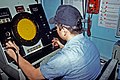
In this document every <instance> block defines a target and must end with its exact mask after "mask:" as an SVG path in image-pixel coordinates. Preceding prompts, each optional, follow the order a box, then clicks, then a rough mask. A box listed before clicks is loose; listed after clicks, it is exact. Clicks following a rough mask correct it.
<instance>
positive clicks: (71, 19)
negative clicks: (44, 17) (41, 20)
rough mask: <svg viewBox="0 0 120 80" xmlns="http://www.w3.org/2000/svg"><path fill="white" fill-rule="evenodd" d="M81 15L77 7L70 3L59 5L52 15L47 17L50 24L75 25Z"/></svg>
mask: <svg viewBox="0 0 120 80" xmlns="http://www.w3.org/2000/svg"><path fill="white" fill-rule="evenodd" d="M81 19H82V16H81V14H80V12H79V11H78V9H76V8H75V7H73V6H71V5H60V6H59V7H58V9H57V11H56V14H55V16H54V17H52V18H50V19H49V23H50V24H55V23H60V24H64V25H67V26H77V23H78V21H81Z"/></svg>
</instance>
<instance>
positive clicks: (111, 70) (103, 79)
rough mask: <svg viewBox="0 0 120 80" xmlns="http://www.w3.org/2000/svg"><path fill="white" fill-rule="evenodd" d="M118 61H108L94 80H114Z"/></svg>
mask: <svg viewBox="0 0 120 80" xmlns="http://www.w3.org/2000/svg"><path fill="white" fill-rule="evenodd" d="M117 66H118V60H116V59H109V60H108V61H107V62H106V63H105V64H104V66H103V68H102V70H101V73H100V74H99V76H98V77H97V79H96V80H116V78H117Z"/></svg>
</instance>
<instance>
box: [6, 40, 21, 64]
mask: <svg viewBox="0 0 120 80" xmlns="http://www.w3.org/2000/svg"><path fill="white" fill-rule="evenodd" d="M6 52H7V54H8V55H9V56H10V57H11V58H13V59H14V60H15V61H16V62H17V55H18V56H20V55H19V54H17V55H16V53H19V47H18V46H17V45H16V44H15V42H11V41H8V42H7V43H6Z"/></svg>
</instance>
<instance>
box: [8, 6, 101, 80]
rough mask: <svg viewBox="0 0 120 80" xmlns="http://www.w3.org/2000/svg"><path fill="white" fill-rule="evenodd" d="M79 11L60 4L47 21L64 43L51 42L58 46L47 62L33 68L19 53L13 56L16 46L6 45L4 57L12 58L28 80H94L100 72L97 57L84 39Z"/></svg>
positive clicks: (90, 45) (13, 44)
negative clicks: (53, 25) (6, 55)
mask: <svg viewBox="0 0 120 80" xmlns="http://www.w3.org/2000/svg"><path fill="white" fill-rule="evenodd" d="M81 19H82V17H81V14H80V12H79V11H78V10H77V9H76V8H75V7H73V6H71V5H61V6H59V7H58V9H57V11H56V15H55V16H54V17H53V18H51V19H50V21H49V22H50V23H51V24H55V26H56V27H57V33H58V35H59V36H60V37H61V38H62V39H63V40H65V41H67V42H66V44H65V45H63V44H62V43H60V41H59V40H58V38H55V39H53V40H52V42H53V43H52V44H53V45H54V46H59V47H60V48H61V50H60V51H58V52H57V54H56V55H55V56H53V57H52V58H51V59H50V60H49V61H48V62H47V63H45V64H43V65H41V66H40V68H37V69H36V68H34V67H33V66H32V65H31V64H30V63H29V62H28V61H26V60H25V59H24V58H23V57H21V55H20V54H18V60H17V56H16V55H15V52H14V50H12V49H11V48H10V47H13V48H15V49H16V52H17V53H19V48H18V46H17V45H16V44H15V43H12V42H10V41H9V42H8V43H6V45H7V46H6V48H7V50H6V51H7V54H8V55H9V56H10V57H12V58H13V59H14V60H15V61H16V62H17V63H18V65H19V67H20V68H21V69H22V70H23V72H24V73H25V74H26V76H27V77H28V78H29V79H30V80H41V79H49V80H53V79H57V80H58V79H62V80H94V79H96V77H97V76H98V75H99V73H100V55H99V52H98V50H97V48H96V46H95V45H94V44H93V43H92V42H91V41H90V40H89V39H87V38H86V37H84V36H83V33H82V31H83V29H82V22H81Z"/></svg>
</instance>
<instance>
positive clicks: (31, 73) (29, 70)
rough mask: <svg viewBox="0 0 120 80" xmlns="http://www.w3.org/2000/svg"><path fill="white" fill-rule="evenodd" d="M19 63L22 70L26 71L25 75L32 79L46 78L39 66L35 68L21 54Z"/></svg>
mask: <svg viewBox="0 0 120 80" xmlns="http://www.w3.org/2000/svg"><path fill="white" fill-rule="evenodd" d="M17 63H18V65H19V67H20V68H21V69H22V71H23V72H24V73H25V75H26V76H27V77H28V78H29V79H30V80H41V79H44V77H43V75H42V73H41V72H40V69H39V68H37V69H36V68H34V67H33V66H32V65H31V64H30V63H29V62H28V61H27V60H25V59H24V58H23V57H21V56H20V55H19V57H18V62H17Z"/></svg>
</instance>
